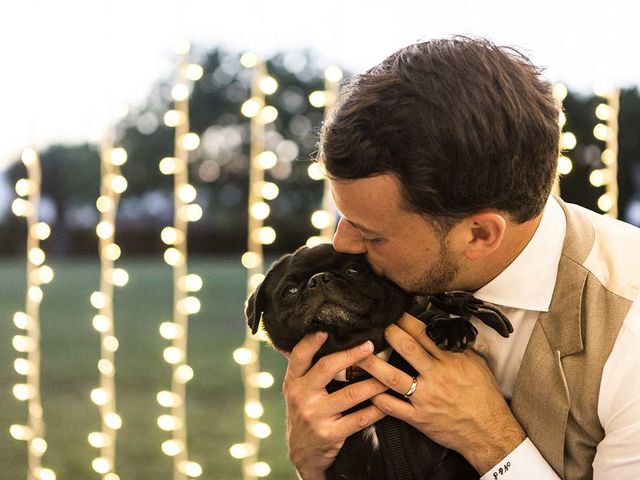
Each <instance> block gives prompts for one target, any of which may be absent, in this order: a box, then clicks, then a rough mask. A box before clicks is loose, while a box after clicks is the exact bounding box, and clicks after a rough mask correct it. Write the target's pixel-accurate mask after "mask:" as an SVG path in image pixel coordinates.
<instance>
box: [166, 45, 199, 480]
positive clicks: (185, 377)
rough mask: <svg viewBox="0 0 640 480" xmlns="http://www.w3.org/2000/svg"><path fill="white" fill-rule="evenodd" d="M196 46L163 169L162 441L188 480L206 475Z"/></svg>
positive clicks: (180, 85)
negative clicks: (198, 378)
mask: <svg viewBox="0 0 640 480" xmlns="http://www.w3.org/2000/svg"><path fill="white" fill-rule="evenodd" d="M190 51H191V45H190V44H189V42H187V41H183V42H181V43H180V44H178V45H177V47H176V52H177V53H178V55H179V56H180V63H179V67H178V75H177V80H176V83H175V84H174V85H173V87H172V89H171V96H172V98H173V101H174V109H172V110H169V111H167V112H166V113H165V115H164V123H165V125H167V126H168V127H172V128H174V129H175V147H174V156H173V157H166V158H163V159H162V160H161V161H160V165H159V167H160V171H161V172H162V173H163V174H165V175H173V178H174V223H173V226H169V227H165V228H164V229H163V230H162V232H161V239H162V241H163V242H164V243H165V244H166V245H167V249H166V250H165V252H164V260H165V262H166V263H167V264H169V265H170V266H171V267H173V287H174V291H173V320H172V321H167V322H163V323H162V324H161V325H160V335H161V336H162V337H163V338H164V339H166V340H169V341H171V345H170V346H168V347H166V348H165V349H164V352H163V357H164V360H165V361H166V362H167V363H168V364H170V365H171V368H172V376H171V390H170V391H169V390H163V391H161V392H158V395H157V401H158V403H159V404H160V405H161V406H162V407H164V408H168V409H170V412H169V413H166V414H162V415H160V416H159V417H158V426H159V427H160V429H162V430H164V431H167V432H171V438H170V439H169V440H165V441H164V442H163V443H162V451H163V453H164V454H166V455H168V456H169V457H172V458H173V479H174V480H185V479H187V478H195V477H199V476H200V475H202V467H201V466H200V464H199V463H197V462H194V461H191V460H189V454H188V448H187V412H186V384H187V382H189V381H190V380H191V379H192V378H193V375H194V372H193V369H192V368H191V366H190V365H189V364H188V363H187V339H188V326H189V317H190V316H191V315H195V314H196V313H198V312H199V311H200V300H199V299H198V298H197V297H195V296H193V292H197V291H199V290H200V289H201V288H202V278H201V277H200V276H199V275H197V274H193V273H192V274H190V273H188V269H187V253H188V252H187V234H188V225H189V223H190V222H196V221H198V220H199V219H200V218H202V207H201V206H200V205H198V204H196V203H193V201H194V200H195V199H196V196H197V192H196V189H195V187H194V186H193V185H191V184H190V183H189V168H188V167H189V154H190V152H192V151H193V150H195V149H196V148H198V146H199V145H200V137H199V136H198V134H196V133H194V132H190V131H189V98H190V95H191V87H192V85H193V82H195V81H197V80H199V79H200V78H201V77H202V75H203V68H202V66H201V65H198V64H196V63H191V62H189V53H190Z"/></svg>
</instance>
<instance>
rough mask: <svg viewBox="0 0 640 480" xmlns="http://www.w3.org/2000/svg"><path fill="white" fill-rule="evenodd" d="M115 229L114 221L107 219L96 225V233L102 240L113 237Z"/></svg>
mask: <svg viewBox="0 0 640 480" xmlns="http://www.w3.org/2000/svg"><path fill="white" fill-rule="evenodd" d="M114 231H115V227H114V226H113V223H111V222H108V221H106V220H103V221H101V222H100V223H98V225H97V226H96V234H97V235H98V237H99V238H101V239H102V240H108V239H109V238H111V237H113V234H114Z"/></svg>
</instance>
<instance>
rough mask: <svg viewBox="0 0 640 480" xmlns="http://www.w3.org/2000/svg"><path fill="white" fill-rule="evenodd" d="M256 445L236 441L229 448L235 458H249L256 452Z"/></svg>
mask: <svg viewBox="0 0 640 480" xmlns="http://www.w3.org/2000/svg"><path fill="white" fill-rule="evenodd" d="M255 451H256V449H255V447H254V446H253V445H252V444H250V443H236V444H234V445H231V448H229V454H230V455H231V456H232V457H233V458H237V459H242V458H247V457H249V456H251V455H253V454H254V453H255Z"/></svg>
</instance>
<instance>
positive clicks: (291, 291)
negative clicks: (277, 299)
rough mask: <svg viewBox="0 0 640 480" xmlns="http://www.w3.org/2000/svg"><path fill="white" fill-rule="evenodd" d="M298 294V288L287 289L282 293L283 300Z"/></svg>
mask: <svg viewBox="0 0 640 480" xmlns="http://www.w3.org/2000/svg"><path fill="white" fill-rule="evenodd" d="M297 294H298V287H293V286H292V287H287V288H285V289H284V291H283V292H282V296H283V297H284V298H293V297H295V296H296V295H297Z"/></svg>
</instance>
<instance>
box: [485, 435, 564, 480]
mask: <svg viewBox="0 0 640 480" xmlns="http://www.w3.org/2000/svg"><path fill="white" fill-rule="evenodd" d="M559 478H560V477H558V475H557V474H556V472H554V471H553V469H552V468H551V466H550V465H549V464H548V463H547V461H546V460H545V459H544V457H543V456H542V455H541V454H540V452H539V451H538V449H537V448H536V446H535V445H534V444H533V442H531V440H529V438H525V439H524V441H523V442H522V443H521V444H520V445H518V446H517V447H516V448H515V449H514V450H513V451H512V452H511V453H510V454H509V455H507V456H506V457H505V458H503V459H502V461H500V462H499V463H498V464H496V465H495V466H494V467H493V468H492V469H491V470H489V471H488V472H487V473H485V474H484V475H483V476H482V477H480V480H555V479H559Z"/></svg>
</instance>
